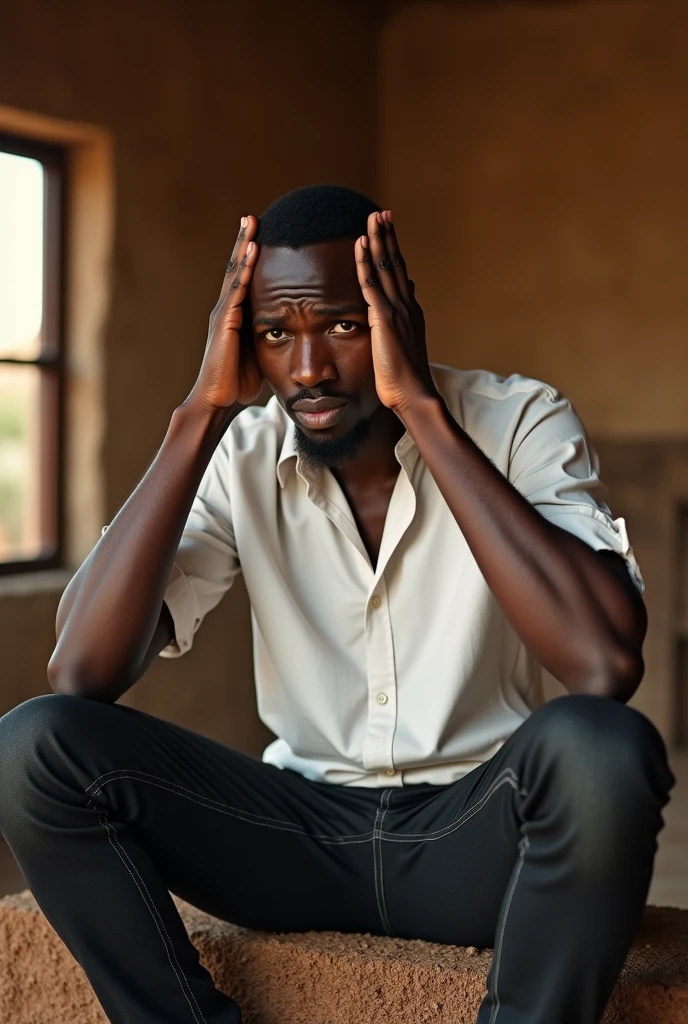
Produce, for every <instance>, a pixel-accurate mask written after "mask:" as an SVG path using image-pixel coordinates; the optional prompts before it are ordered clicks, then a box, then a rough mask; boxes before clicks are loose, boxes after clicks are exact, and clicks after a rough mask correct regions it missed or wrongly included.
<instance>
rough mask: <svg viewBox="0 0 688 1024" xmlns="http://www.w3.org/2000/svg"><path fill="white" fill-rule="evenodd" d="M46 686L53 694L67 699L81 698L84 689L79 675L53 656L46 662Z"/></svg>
mask: <svg viewBox="0 0 688 1024" xmlns="http://www.w3.org/2000/svg"><path fill="white" fill-rule="evenodd" d="M47 676H48V686H49V687H50V689H51V690H52V691H53V693H60V694H63V695H67V696H69V697H81V696H83V695H84V691H85V689H86V687H85V686H84V685H83V679H82V678H81V677H80V676H81V674H80V673H78V672H75V671H74V670H73V669H71V668H70V669H67V668H66V667H65V666H64V665H63V664H62V663H61V662H60V660H59V659H58V658H56V656H55V654H53V656H52V657H51V659H50V661H49V662H48V668H47Z"/></svg>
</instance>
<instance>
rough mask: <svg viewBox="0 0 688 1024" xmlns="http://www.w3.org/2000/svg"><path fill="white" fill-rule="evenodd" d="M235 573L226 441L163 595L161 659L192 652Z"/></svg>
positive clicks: (216, 455)
mask: <svg viewBox="0 0 688 1024" xmlns="http://www.w3.org/2000/svg"><path fill="white" fill-rule="evenodd" d="M240 570H241V565H240V563H239V558H238V555H237V548H236V543H235V539H234V530H233V527H232V515H231V504H230V496H229V453H228V448H227V440H226V436H225V438H223V441H222V442H221V443H220V445H218V447H217V448H216V450H215V452H214V454H213V458H212V459H211V462H210V464H209V466H208V468H207V470H206V472H205V474H204V476H203V479H202V481H201V485H200V487H199V489H198V493H197V495H196V497H195V499H194V503H193V505H192V507H191V511H190V513H189V516H188V519H187V521H186V526H185V527H184V532H183V534H182V538H181V541H180V543H179V548H178V550H177V555H176V557H175V560H174V565H173V567H172V572H171V573H170V579H169V582H168V584H167V588H166V590H165V596H164V601H165V604H166V605H167V607H168V608H169V610H170V614H171V616H172V620H173V622H174V632H175V638H174V641H173V642H172V643H171V644H169V645H168V646H167V647H165V648H164V650H163V651H161V657H163V658H178V657H180V656H181V655H182V654H186V652H187V651H189V650H190V649H191V647H192V646H193V638H194V635H195V634H196V632H197V630H198V628H199V626H200V625H201V623H202V621H203V619H204V618H205V616H206V615H207V614H208V612H209V611H210V610H211V609H212V608H214V607H215V605H216V604H218V603H219V601H220V600H221V598H222V597H223V595H224V594H225V593H226V592H227V591H228V590H229V588H230V587H231V585H232V583H233V582H234V579H235V577H236V576H237V574H238V573H239V572H240Z"/></svg>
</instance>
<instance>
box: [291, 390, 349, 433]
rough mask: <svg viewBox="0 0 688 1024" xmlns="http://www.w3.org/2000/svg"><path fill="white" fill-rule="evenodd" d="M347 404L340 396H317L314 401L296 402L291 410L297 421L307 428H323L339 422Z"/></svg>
mask: <svg viewBox="0 0 688 1024" xmlns="http://www.w3.org/2000/svg"><path fill="white" fill-rule="evenodd" d="M348 404H349V403H348V402H347V401H345V400H344V399H341V398H318V399H317V400H316V401H303V402H297V403H296V405H295V406H294V407H293V411H294V413H295V414H296V418H297V419H298V421H299V423H301V424H302V425H303V426H304V427H308V429H309V430H325V429H326V428H327V427H333V426H335V424H336V423H339V421H340V420H341V419H342V417H343V416H344V414H345V412H346V409H347V406H348Z"/></svg>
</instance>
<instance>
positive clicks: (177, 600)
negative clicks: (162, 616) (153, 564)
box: [160, 562, 201, 658]
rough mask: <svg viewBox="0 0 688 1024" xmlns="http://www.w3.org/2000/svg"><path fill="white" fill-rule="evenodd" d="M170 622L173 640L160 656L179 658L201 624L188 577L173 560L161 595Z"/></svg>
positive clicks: (188, 646) (191, 644) (199, 612)
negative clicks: (170, 619)
mask: <svg viewBox="0 0 688 1024" xmlns="http://www.w3.org/2000/svg"><path fill="white" fill-rule="evenodd" d="M163 600H164V602H165V604H166V605H167V607H168V609H169V612H170V615H171V616H172V622H173V623H174V640H173V641H172V643H170V644H168V645H167V647H164V648H163V649H162V651H161V652H160V657H161V658H180V657H181V656H182V654H186V652H187V651H190V650H191V648H192V646H193V638H194V633H195V632H196V630H197V629H198V627H199V626H200V624H201V609H200V606H199V603H198V598H197V597H196V592H195V590H194V589H193V587H192V586H191V583H190V581H189V578H188V577H187V576H185V575H184V573H183V572H182V570H181V569H180V568H179V566H178V565H177V563H176V562H175V563H174V565H173V566H172V572H171V573H170V579H169V582H168V584H167V589H166V590H165V595H164V597H163Z"/></svg>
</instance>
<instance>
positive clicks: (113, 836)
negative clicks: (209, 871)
mask: <svg viewBox="0 0 688 1024" xmlns="http://www.w3.org/2000/svg"><path fill="white" fill-rule="evenodd" d="M98 821H99V822H100V824H101V825H102V826H103V827H104V828H105V831H106V834H107V837H108V840H109V842H110V845H111V846H112V848H113V849H114V851H115V853H116V854H117V856H118V857H119V859H120V860H121V861H122V863H123V864H124V866H125V868H126V869H127V871H128V872H129V875H130V876H131V878H132V880H133V882H134V885H135V886H136V888H137V889H138V890H139V893H140V895H141V899H142V900H143V902H144V905H145V906H146V908H147V910H148V913H149V914H150V915H151V917H152V918H153V923H154V924H155V927H156V928H157V929H158V934H159V935H160V938H161V939H162V943H163V946H164V947H165V952H166V953H167V959H168V960H169V961H170V966H171V968H172V970H173V971H174V973H175V975H176V977H177V981H178V982H179V987H180V988H181V990H182V994H183V996H184V998H185V999H186V1001H187V1003H188V1004H189V1009H190V1010H191V1012H192V1014H193V1017H194V1020H195V1021H196V1024H208V1022H207V1020H206V1018H205V1017H204V1016H203V1012H202V1010H201V1008H200V1006H199V1005H198V1002H197V1001H196V997H195V996H194V994H193V991H192V989H191V986H190V985H189V982H188V980H187V978H186V976H185V975H184V972H183V971H182V969H181V966H180V964H179V961H178V960H177V954H176V952H175V948H174V945H173V944H172V940H171V939H170V936H169V934H168V932H167V929H166V928H165V922H164V921H163V919H162V917H161V916H160V912H159V911H158V909H157V907H156V906H155V903H154V902H153V898H152V896H151V894H150V892H149V891H148V888H147V886H146V884H145V882H144V881H143V879H142V878H141V875H140V874H139V872H138V871H137V869H136V866H135V864H134V863H133V861H132V860H131V858H130V857H129V855H128V853H127V851H126V850H125V849H124V847H123V846H122V844H121V843H120V842H119V840H118V838H117V833H116V831H115V829H114V828H113V827H112V825H111V824H110V822H109V821H108V820H107V811H100V812H99V813H98ZM139 883H140V884H139ZM141 886H143V889H145V895H144V892H143V889H142V888H141ZM146 897H148V898H146ZM172 957H174V960H173V959H172ZM194 1005H195V1009H194ZM196 1010H198V1014H197V1013H196Z"/></svg>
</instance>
